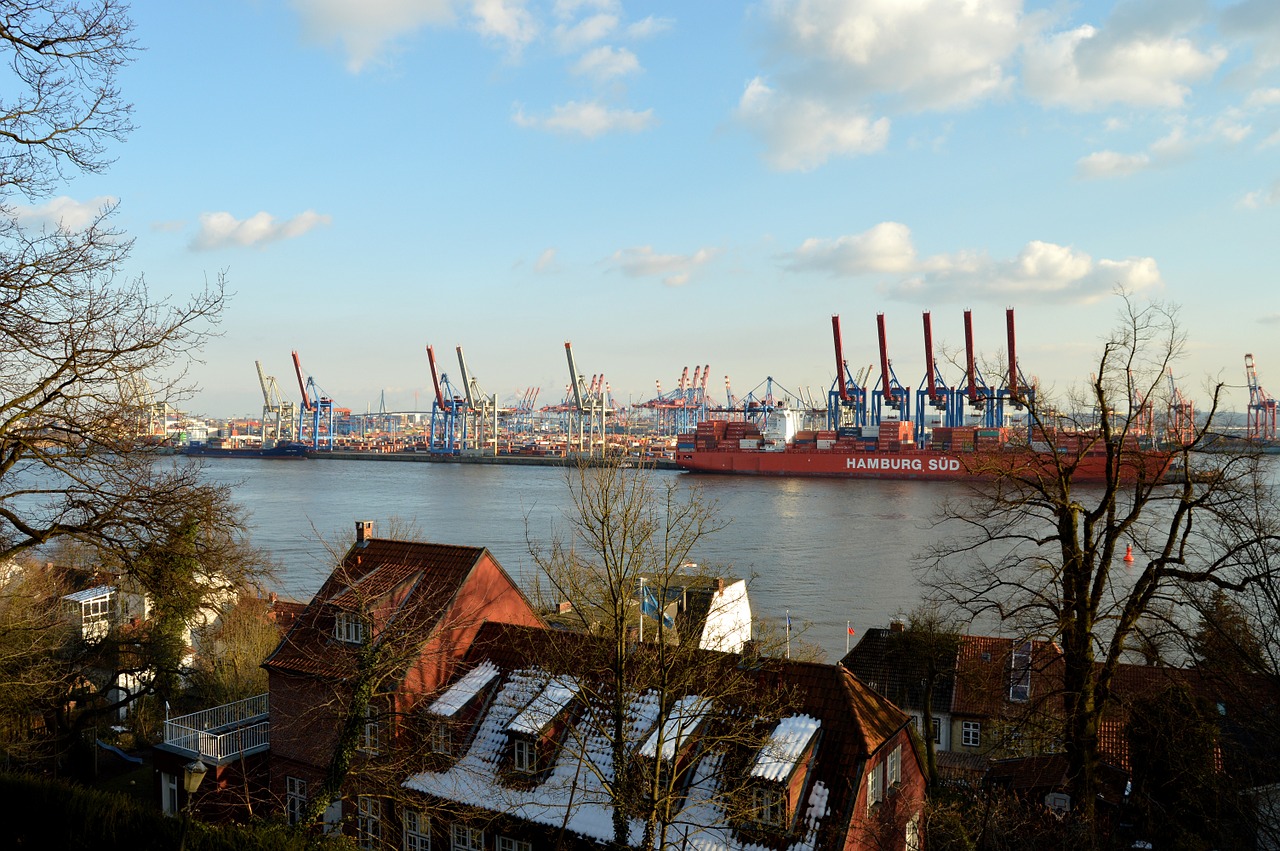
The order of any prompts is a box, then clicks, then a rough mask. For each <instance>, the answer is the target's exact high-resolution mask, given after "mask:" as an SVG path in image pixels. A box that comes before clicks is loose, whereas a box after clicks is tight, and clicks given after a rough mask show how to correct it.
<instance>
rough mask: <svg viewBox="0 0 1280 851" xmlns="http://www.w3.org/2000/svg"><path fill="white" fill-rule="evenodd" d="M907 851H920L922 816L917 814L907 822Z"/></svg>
mask: <svg viewBox="0 0 1280 851" xmlns="http://www.w3.org/2000/svg"><path fill="white" fill-rule="evenodd" d="M906 834H907V835H906V839H907V841H906V851H920V814H919V813H916V814H915V815H913V816H912V817H911V818H910V819H909V820H908V821H907V831H906Z"/></svg>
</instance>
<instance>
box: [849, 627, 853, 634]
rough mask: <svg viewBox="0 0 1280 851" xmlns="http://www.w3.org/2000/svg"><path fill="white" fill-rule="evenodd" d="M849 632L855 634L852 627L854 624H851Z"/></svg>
mask: <svg viewBox="0 0 1280 851" xmlns="http://www.w3.org/2000/svg"><path fill="white" fill-rule="evenodd" d="M849 634H850V635H853V634H854V630H853V627H852V626H850V627H849Z"/></svg>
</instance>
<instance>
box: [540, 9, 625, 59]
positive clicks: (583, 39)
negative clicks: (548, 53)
mask: <svg viewBox="0 0 1280 851" xmlns="http://www.w3.org/2000/svg"><path fill="white" fill-rule="evenodd" d="M617 29H618V16H617V15H614V14H610V13H600V14H596V15H588V16H587V17H585V18H582V19H581V20H577V21H572V22H568V23H562V24H559V25H557V26H556V28H555V40H556V44H557V45H559V47H560V49H561V50H564V51H566V52H571V51H574V50H580V49H582V48H584V47H586V46H587V45H589V44H595V43H596V42H599V41H603V40H604V39H606V38H609V37H610V36H612V35H613V34H614V32H615V31H616V30H617Z"/></svg>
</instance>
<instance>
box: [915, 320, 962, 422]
mask: <svg viewBox="0 0 1280 851" xmlns="http://www.w3.org/2000/svg"><path fill="white" fill-rule="evenodd" d="M955 397H956V391H955V390H954V389H953V388H951V387H948V386H947V383H946V382H945V381H943V380H942V371H941V370H940V369H939V368H938V364H937V361H935V360H934V357H933V322H932V320H931V318H930V316H929V311H927V310H926V311H925V312H924V377H923V378H922V379H921V380H920V387H919V388H918V389H917V390H916V444H917V445H923V444H924V442H925V435H926V432H927V426H928V423H927V422H926V421H925V420H926V414H927V411H929V410H934V411H938V412H939V413H940V414H941V415H942V417H941V424H942V425H943V426H944V427H950V426H957V425H962V424H963V423H962V419H963V413H962V409H963V406H962V405H960V404H957V403H956V398H955Z"/></svg>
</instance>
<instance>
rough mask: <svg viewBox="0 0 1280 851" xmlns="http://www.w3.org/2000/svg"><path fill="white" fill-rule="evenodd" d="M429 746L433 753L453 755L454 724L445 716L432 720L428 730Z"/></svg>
mask: <svg viewBox="0 0 1280 851" xmlns="http://www.w3.org/2000/svg"><path fill="white" fill-rule="evenodd" d="M427 747H429V748H430V749H431V752H432V753H439V754H445V755H447V756H452V755H453V726H452V725H451V724H450V723H449V721H448V720H447V719H445V718H437V719H435V720H434V721H432V722H431V725H430V729H429V730H428V731H427Z"/></svg>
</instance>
